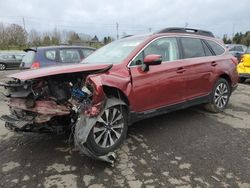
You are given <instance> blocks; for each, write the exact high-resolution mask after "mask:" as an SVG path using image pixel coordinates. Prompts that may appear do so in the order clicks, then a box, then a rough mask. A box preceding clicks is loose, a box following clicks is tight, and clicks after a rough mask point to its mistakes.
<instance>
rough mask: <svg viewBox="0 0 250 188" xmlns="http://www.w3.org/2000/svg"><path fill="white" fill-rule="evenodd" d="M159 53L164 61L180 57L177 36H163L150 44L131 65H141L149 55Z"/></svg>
mask: <svg viewBox="0 0 250 188" xmlns="http://www.w3.org/2000/svg"><path fill="white" fill-rule="evenodd" d="M152 54H157V55H161V56H162V61H163V62H167V61H174V60H177V59H179V50H178V44H177V40H176V38H161V39H157V40H155V41H154V42H152V43H151V44H149V45H148V46H147V47H146V48H145V49H144V50H143V51H142V52H141V53H140V54H138V55H137V56H136V58H135V59H134V60H133V62H132V63H131V66H134V65H141V64H142V63H143V59H144V58H145V57H146V56H147V55H152Z"/></svg>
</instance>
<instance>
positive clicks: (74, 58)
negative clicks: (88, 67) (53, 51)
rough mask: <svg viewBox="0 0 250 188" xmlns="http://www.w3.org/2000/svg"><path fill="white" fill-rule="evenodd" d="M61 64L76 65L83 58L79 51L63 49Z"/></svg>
mask: <svg viewBox="0 0 250 188" xmlns="http://www.w3.org/2000/svg"><path fill="white" fill-rule="evenodd" d="M59 55H60V59H61V62H63V63H76V62H80V60H81V57H80V54H79V51H78V50H77V49H62V50H60V51H59Z"/></svg>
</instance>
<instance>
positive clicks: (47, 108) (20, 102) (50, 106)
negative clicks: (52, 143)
mask: <svg viewBox="0 0 250 188" xmlns="http://www.w3.org/2000/svg"><path fill="white" fill-rule="evenodd" d="M25 103H26V99H19V98H11V99H10V100H9V103H8V105H9V106H10V107H13V108H16V109H21V110H27V111H30V112H36V113H38V114H43V115H58V116H59V115H67V114H69V113H70V110H69V109H68V108H67V107H66V106H63V105H58V104H56V102H54V101H36V103H35V107H33V108H27V106H26V104H25Z"/></svg>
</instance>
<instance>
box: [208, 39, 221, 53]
mask: <svg viewBox="0 0 250 188" xmlns="http://www.w3.org/2000/svg"><path fill="white" fill-rule="evenodd" d="M206 41H207V43H208V45H209V46H210V47H211V48H212V50H213V51H214V53H215V55H221V54H223V53H224V52H225V49H224V48H223V47H222V46H221V45H219V44H217V43H216V42H214V41H211V40H206Z"/></svg>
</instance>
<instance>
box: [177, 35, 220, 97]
mask: <svg viewBox="0 0 250 188" xmlns="http://www.w3.org/2000/svg"><path fill="white" fill-rule="evenodd" d="M180 41H181V46H182V54H183V68H184V70H185V72H184V74H183V76H184V79H185V82H186V84H187V89H186V98H187V99H189V100H190V99H194V98H197V97H201V96H204V95H207V94H208V93H209V92H211V90H212V87H213V85H212V84H213V83H212V82H211V78H212V74H213V72H214V66H216V62H215V57H214V56H213V54H212V52H211V50H210V49H209V48H208V46H207V45H206V43H205V42H204V41H202V40H200V39H198V38H189V37H182V38H180Z"/></svg>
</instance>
